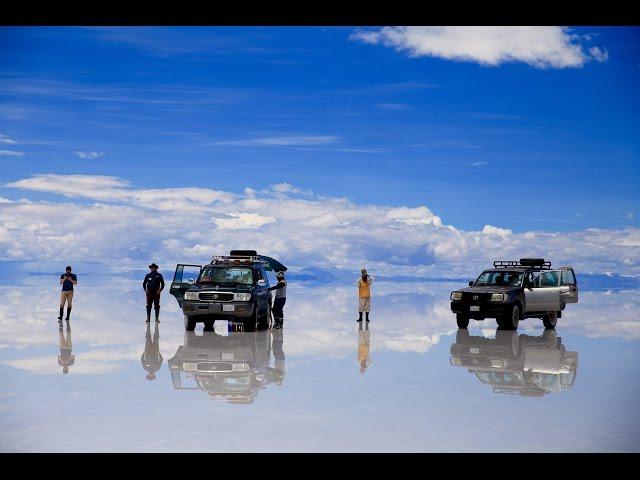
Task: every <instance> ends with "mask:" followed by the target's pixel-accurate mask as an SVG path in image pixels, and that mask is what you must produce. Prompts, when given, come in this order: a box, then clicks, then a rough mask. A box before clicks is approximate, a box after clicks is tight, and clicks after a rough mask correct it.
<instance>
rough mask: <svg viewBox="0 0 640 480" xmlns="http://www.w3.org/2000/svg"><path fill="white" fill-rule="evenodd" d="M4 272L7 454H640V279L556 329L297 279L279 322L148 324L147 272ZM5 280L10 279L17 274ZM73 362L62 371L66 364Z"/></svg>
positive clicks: (441, 288) (426, 290)
mask: <svg viewBox="0 0 640 480" xmlns="http://www.w3.org/2000/svg"><path fill="white" fill-rule="evenodd" d="M80 280H81V282H80V284H79V285H78V287H77V290H76V294H75V297H74V308H73V311H72V315H71V322H70V323H69V324H68V325H67V324H66V323H65V324H63V326H62V328H59V325H58V322H57V320H56V317H57V302H58V295H59V293H58V288H59V287H58V285H57V279H56V278H49V277H33V278H27V279H26V280H25V281H21V282H15V283H14V284H13V285H8V284H3V285H2V286H0V372H1V375H2V380H3V381H2V387H0V430H1V432H2V433H1V434H0V450H2V451H19V452H23V451H37V452H41V451H42V452H69V451H81V452H85V451H101V452H111V451H118V452H125V451H136V452H137V451H139V452H146V451H178V452H191V451H213V452H226V451H233V452H244V451H250V452H255V451H495V452H511V451H638V450H640V448H639V446H640V412H639V411H638V409H637V408H635V405H636V401H635V400H636V399H637V397H638V394H639V393H640V388H639V385H640V381H639V380H638V378H640V375H639V374H640V363H639V362H638V354H639V353H640V349H639V346H640V318H639V317H638V313H637V312H638V306H639V305H638V303H639V301H638V298H639V297H638V294H639V293H640V292H638V291H634V290H626V291H625V290H621V291H583V292H581V296H580V303H579V304H577V305H570V306H568V307H567V310H566V311H565V313H564V314H563V318H562V319H560V320H559V321H558V327H557V328H556V330H555V331H545V330H544V329H543V327H542V322H541V321H538V320H533V319H529V320H526V321H524V322H521V324H520V328H519V330H518V331H517V333H513V332H501V331H496V325H495V321H493V320H486V321H484V322H472V325H471V326H470V328H469V330H468V332H467V331H458V330H457V328H456V325H455V319H454V317H453V315H452V314H451V312H450V311H449V301H448V298H449V292H450V291H451V290H452V289H455V288H459V287H460V286H461V285H456V284H446V283H438V282H433V283H429V282H420V283H410V282H400V283H398V282H384V281H379V282H378V283H377V284H376V286H375V291H374V295H375V296H374V298H373V302H372V315H371V323H370V324H369V326H368V328H366V326H362V327H361V326H359V324H358V323H356V321H355V320H356V315H357V312H356V306H357V297H356V295H357V293H356V288H355V283H354V284H353V285H351V284H347V285H345V284H336V285H326V286H309V285H307V286H305V285H304V284H295V283H290V286H289V292H288V299H287V305H286V307H285V328H284V330H282V331H264V332H256V333H243V332H229V328H228V325H227V323H226V322H218V323H216V325H215V331H214V332H203V331H202V326H201V325H199V326H198V328H197V329H196V332H194V333H186V332H185V331H184V327H183V322H182V316H181V313H180V311H179V309H178V306H177V304H176V302H175V300H174V299H173V297H171V296H169V295H167V294H163V297H162V311H161V323H160V324H158V325H156V324H154V323H151V324H150V325H147V324H145V322H144V318H145V312H144V294H143V291H142V289H141V286H140V284H139V283H140V282H134V281H131V280H128V279H122V280H120V279H119V280H117V281H115V280H113V279H108V278H107V277H105V278H102V279H101V278H94V279H87V278H81V279H80ZM7 283H9V282H7ZM65 371H66V373H65Z"/></svg>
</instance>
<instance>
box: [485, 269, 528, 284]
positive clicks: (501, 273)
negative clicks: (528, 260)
mask: <svg viewBox="0 0 640 480" xmlns="http://www.w3.org/2000/svg"><path fill="white" fill-rule="evenodd" d="M523 277H524V273H523V272H514V271H505V270H488V271H486V272H482V275H480V276H479V277H478V279H477V280H476V282H475V283H474V284H473V285H474V286H484V285H491V286H496V287H500V286H511V287H519V286H521V285H522V278H523Z"/></svg>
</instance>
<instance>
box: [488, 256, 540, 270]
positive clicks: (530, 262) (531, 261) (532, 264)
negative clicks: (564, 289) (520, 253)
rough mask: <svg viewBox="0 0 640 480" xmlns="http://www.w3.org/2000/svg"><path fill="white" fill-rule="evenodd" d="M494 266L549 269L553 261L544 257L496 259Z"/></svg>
mask: <svg viewBox="0 0 640 480" xmlns="http://www.w3.org/2000/svg"><path fill="white" fill-rule="evenodd" d="M493 267H494V268H514V267H517V268H523V267H526V268H531V269H533V270H549V269H550V268H551V262H548V261H545V259H544V258H521V259H520V260H496V261H495V262H493Z"/></svg>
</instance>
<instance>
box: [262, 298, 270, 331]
mask: <svg viewBox="0 0 640 480" xmlns="http://www.w3.org/2000/svg"><path fill="white" fill-rule="evenodd" d="M264 310H265V312H264V319H263V320H262V323H261V324H260V330H267V329H268V328H269V323H270V322H271V304H270V303H269V302H267V308H265V309H264Z"/></svg>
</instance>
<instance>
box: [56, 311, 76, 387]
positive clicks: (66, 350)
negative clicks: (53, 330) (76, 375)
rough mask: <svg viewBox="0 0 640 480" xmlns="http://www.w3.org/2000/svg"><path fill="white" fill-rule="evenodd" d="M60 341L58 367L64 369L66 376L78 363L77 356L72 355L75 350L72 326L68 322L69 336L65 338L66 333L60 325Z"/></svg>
mask: <svg viewBox="0 0 640 480" xmlns="http://www.w3.org/2000/svg"><path fill="white" fill-rule="evenodd" d="M58 340H59V343H60V354H59V355H58V365H60V366H61V367H62V373H64V374H65V375H66V374H68V373H69V367H70V366H71V365H73V364H74V363H75V361H76V356H75V355H73V354H72V353H71V350H72V348H73V346H72V344H71V325H69V322H67V336H66V337H65V333H64V330H63V327H62V324H60V328H59V329H58Z"/></svg>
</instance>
